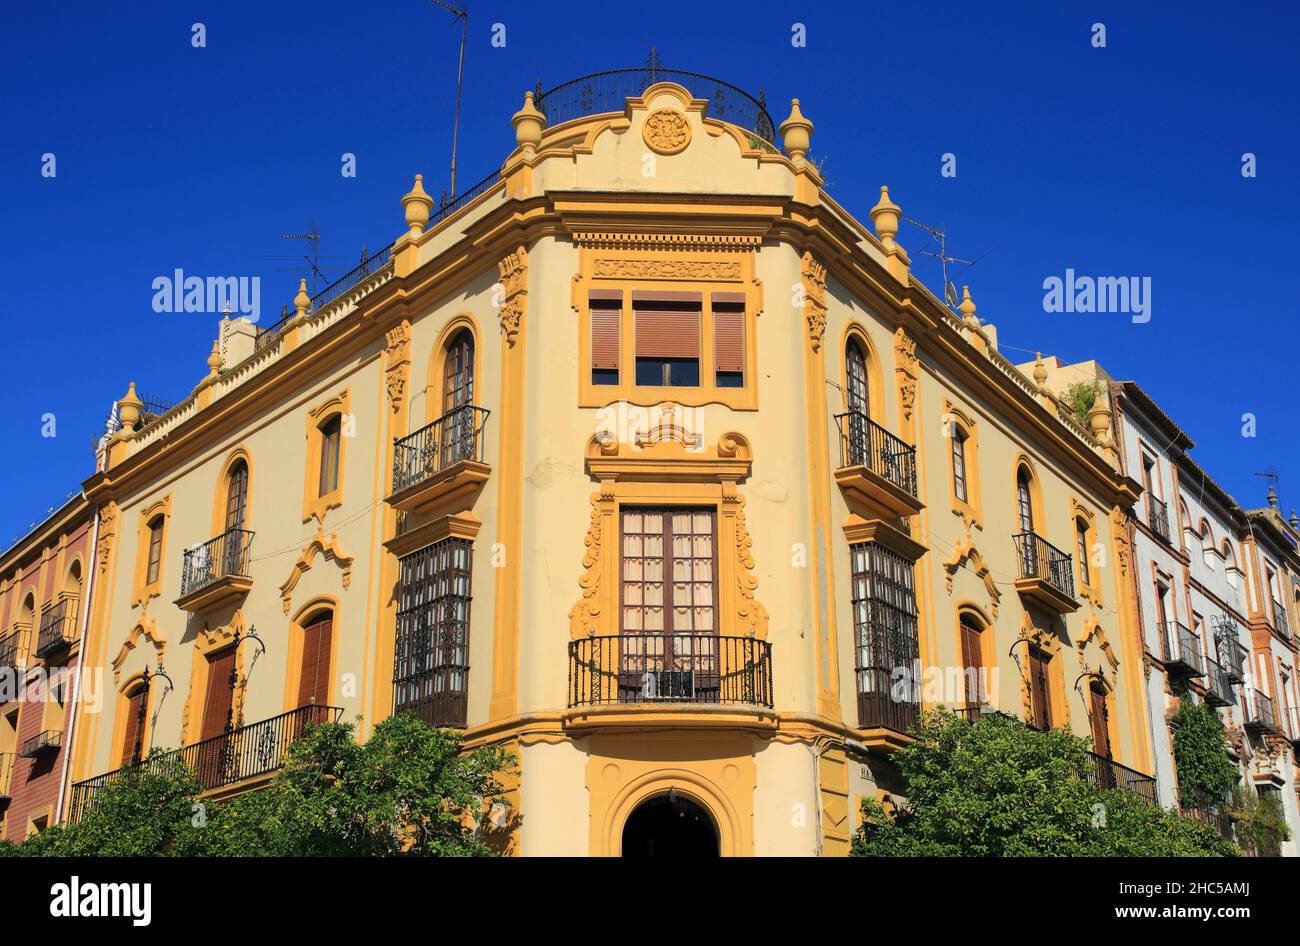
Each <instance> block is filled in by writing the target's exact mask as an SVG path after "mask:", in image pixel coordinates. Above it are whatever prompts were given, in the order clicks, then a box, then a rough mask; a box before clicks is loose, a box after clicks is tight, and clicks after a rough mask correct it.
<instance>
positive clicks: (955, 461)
mask: <svg viewBox="0 0 1300 946" xmlns="http://www.w3.org/2000/svg"><path fill="white" fill-rule="evenodd" d="M949 433H950V434H951V439H952V491H953V495H955V496H956V497H957V498H958V499H960V500H961V501H962V502H966V435H965V434H963V433H962V432H961V431H960V430H958V429H957V426H956V425H955V424H953V425H952V426H951V430H950V431H949Z"/></svg>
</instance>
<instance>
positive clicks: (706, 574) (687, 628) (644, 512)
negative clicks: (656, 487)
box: [619, 508, 719, 703]
mask: <svg viewBox="0 0 1300 946" xmlns="http://www.w3.org/2000/svg"><path fill="white" fill-rule="evenodd" d="M714 529H715V523H714V513H713V510H712V509H630V508H629V509H624V510H623V512H622V556H621V560H622V574H623V577H622V592H621V595H622V635H621V638H620V657H619V700H620V702H638V703H639V702H645V701H653V700H667V701H670V700H691V701H699V702H712V701H714V700H716V698H717V695H718V686H719V672H718V646H717V637H716V635H717V631H718V624H717V606H716V586H717V580H718V573H717V557H716V553H715V549H716V542H715V539H714Z"/></svg>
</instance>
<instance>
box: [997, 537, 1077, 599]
mask: <svg viewBox="0 0 1300 946" xmlns="http://www.w3.org/2000/svg"><path fill="white" fill-rule="evenodd" d="M1012 538H1013V539H1015V542H1016V558H1017V559H1018V560H1019V562H1020V577H1021V578H1022V579H1024V578H1036V579H1038V580H1040V581H1043V582H1046V583H1047V584H1049V585H1051V586H1052V587H1053V588H1055V589H1056V590H1057V591H1059V592H1060V593H1061V594H1063V595H1065V596H1066V597H1067V598H1073V597H1074V565H1073V559H1071V558H1070V556H1069V555H1066V554H1065V553H1064V552H1062V551H1061V550H1060V549H1058V548H1057V547H1056V546H1055V545H1053V544H1052V543H1050V542H1048V541H1047V540H1046V539H1044V538H1043V537H1042V536H1041V535H1038V534H1037V533H1036V532H1017V533H1016V534H1015V535H1014V536H1012Z"/></svg>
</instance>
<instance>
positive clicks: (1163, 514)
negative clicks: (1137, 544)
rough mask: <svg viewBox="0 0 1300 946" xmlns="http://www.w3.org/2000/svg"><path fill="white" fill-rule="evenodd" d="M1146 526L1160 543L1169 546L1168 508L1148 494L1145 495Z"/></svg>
mask: <svg viewBox="0 0 1300 946" xmlns="http://www.w3.org/2000/svg"><path fill="white" fill-rule="evenodd" d="M1147 524H1148V525H1149V526H1151V531H1152V532H1154V533H1155V534H1156V535H1157V536H1158V537H1159V538H1160V540H1161V541H1162V542H1164V543H1165V544H1166V545H1169V544H1170V541H1171V540H1170V538H1169V507H1168V506H1167V505H1165V504H1164V503H1163V502H1161V501H1160V500H1158V499H1156V498H1155V497H1154V496H1152V495H1151V494H1150V493H1147Z"/></svg>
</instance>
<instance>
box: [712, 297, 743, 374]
mask: <svg viewBox="0 0 1300 946" xmlns="http://www.w3.org/2000/svg"><path fill="white" fill-rule="evenodd" d="M713 347H714V358H715V360H716V362H717V370H718V371H735V372H740V371H744V370H745V294H744V293H743V292H715V293H714V294H713Z"/></svg>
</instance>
